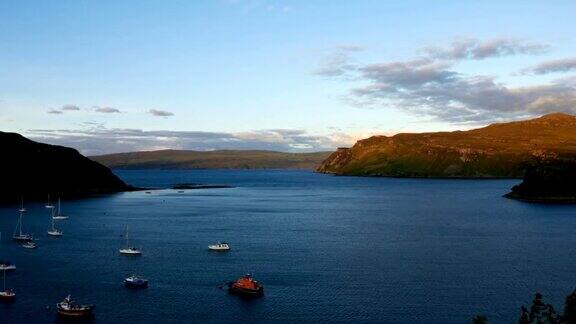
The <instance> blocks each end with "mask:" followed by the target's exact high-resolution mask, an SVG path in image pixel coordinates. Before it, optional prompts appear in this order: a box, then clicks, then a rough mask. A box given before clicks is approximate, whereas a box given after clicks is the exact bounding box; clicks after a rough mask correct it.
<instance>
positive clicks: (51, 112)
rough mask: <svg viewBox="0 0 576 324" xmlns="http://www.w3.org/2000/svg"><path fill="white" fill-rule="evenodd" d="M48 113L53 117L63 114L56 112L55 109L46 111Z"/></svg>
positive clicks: (59, 111)
mask: <svg viewBox="0 0 576 324" xmlns="http://www.w3.org/2000/svg"><path fill="white" fill-rule="evenodd" d="M48 113H49V114H54V115H61V114H63V112H62V111H61V110H57V109H48Z"/></svg>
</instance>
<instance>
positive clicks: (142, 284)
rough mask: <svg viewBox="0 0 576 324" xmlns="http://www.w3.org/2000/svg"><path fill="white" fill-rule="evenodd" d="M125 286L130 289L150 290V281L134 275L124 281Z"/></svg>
mask: <svg viewBox="0 0 576 324" xmlns="http://www.w3.org/2000/svg"><path fill="white" fill-rule="evenodd" d="M124 286H126V287H128V288H148V279H145V278H142V277H140V276H135V275H132V276H130V277H128V278H126V279H124Z"/></svg>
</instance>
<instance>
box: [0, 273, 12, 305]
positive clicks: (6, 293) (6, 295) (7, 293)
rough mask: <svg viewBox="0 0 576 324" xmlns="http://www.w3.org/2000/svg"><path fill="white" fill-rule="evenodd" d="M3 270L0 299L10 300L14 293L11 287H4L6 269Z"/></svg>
mask: <svg viewBox="0 0 576 324" xmlns="http://www.w3.org/2000/svg"><path fill="white" fill-rule="evenodd" d="M3 272H4V279H3V281H4V285H3V288H2V291H0V300H1V301H5V302H11V301H14V299H16V294H15V293H14V292H13V291H12V289H6V271H3Z"/></svg>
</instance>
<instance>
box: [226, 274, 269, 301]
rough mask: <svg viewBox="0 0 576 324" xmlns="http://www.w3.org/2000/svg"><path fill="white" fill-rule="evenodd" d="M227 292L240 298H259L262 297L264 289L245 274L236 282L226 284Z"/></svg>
mask: <svg viewBox="0 0 576 324" xmlns="http://www.w3.org/2000/svg"><path fill="white" fill-rule="evenodd" d="M228 292H229V293H231V294H238V295H242V296H249V297H260V296H262V295H264V287H262V285H260V284H259V283H258V281H256V280H254V279H252V275H250V274H246V275H244V276H242V277H240V278H239V279H238V280H236V281H233V282H230V283H228Z"/></svg>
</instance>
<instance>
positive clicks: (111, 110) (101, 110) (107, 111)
mask: <svg viewBox="0 0 576 324" xmlns="http://www.w3.org/2000/svg"><path fill="white" fill-rule="evenodd" d="M94 111H95V112H99V113H104V114H113V113H119V112H120V110H118V109H116V108H112V107H98V106H94Z"/></svg>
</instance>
